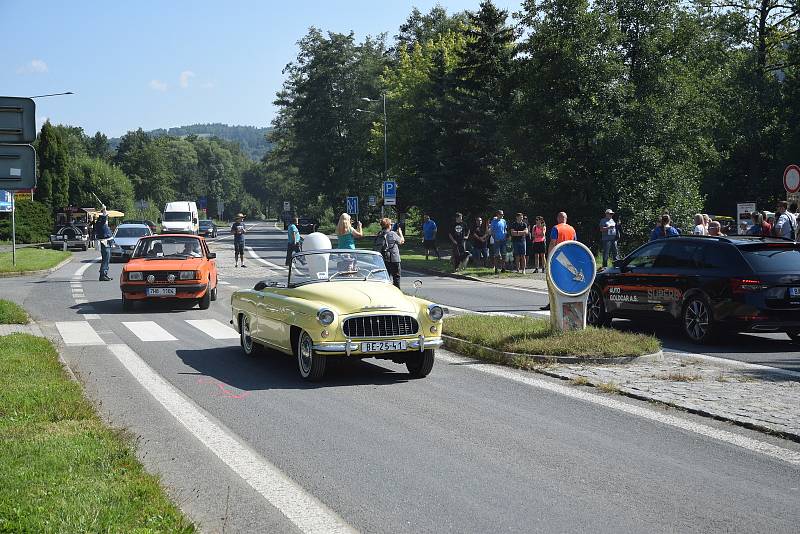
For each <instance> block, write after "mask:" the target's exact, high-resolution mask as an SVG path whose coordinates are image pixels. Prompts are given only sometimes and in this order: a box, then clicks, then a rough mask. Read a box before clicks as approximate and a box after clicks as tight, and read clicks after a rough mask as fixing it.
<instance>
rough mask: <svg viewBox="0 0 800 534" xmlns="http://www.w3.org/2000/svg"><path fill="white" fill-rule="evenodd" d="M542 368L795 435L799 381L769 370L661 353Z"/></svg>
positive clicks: (799, 419) (799, 430)
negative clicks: (648, 358)
mask: <svg viewBox="0 0 800 534" xmlns="http://www.w3.org/2000/svg"><path fill="white" fill-rule="evenodd" d="M545 371H546V372H547V373H549V374H555V375H557V376H559V377H561V378H568V379H571V380H573V381H575V382H577V383H583V382H584V381H586V382H588V383H589V384H591V385H595V386H599V385H601V384H608V385H613V387H614V388H617V389H619V390H620V391H621V392H623V393H626V394H630V395H634V396H637V397H643V398H647V399H651V400H656V401H660V402H664V403H667V404H670V405H673V406H677V407H680V408H684V409H687V410H691V411H695V412H698V413H702V414H704V415H710V416H713V417H720V418H723V419H726V420H729V421H733V422H736V423H739V424H743V425H746V426H752V427H756V428H760V429H766V430H770V431H774V432H779V433H782V434H787V435H791V436H792V437H794V438H797V439H800V381H797V380H792V379H790V378H787V377H786V376H782V375H779V374H776V373H771V372H770V371H769V370H765V369H755V368H753V369H747V368H732V367H730V366H721V365H720V366H718V365H714V364H713V363H709V362H705V361H700V360H695V359H692V358H687V357H686V356H685V355H678V354H675V353H669V352H667V353H665V354H664V361H660V362H647V363H644V362H642V363H634V364H628V365H624V366H613V365H555V366H552V367H547V369H546V370H545Z"/></svg>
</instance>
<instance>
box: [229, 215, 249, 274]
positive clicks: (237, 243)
mask: <svg viewBox="0 0 800 534" xmlns="http://www.w3.org/2000/svg"><path fill="white" fill-rule="evenodd" d="M231 233H232V234H233V256H234V258H235V264H234V267H238V266H239V261H240V260H241V262H242V267H245V264H244V234H246V233H247V228H245V226H244V214H242V213H239V214H237V215H236V222H234V223H233V224H232V225H231Z"/></svg>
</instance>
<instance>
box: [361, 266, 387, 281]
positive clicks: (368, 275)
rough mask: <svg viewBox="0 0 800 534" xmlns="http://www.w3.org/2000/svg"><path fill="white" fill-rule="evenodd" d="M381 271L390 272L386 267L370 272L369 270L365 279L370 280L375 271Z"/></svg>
mask: <svg viewBox="0 0 800 534" xmlns="http://www.w3.org/2000/svg"><path fill="white" fill-rule="evenodd" d="M381 271H383V272H385V273H388V272H389V271H387V270H386V269H372V270H371V271H370V272H368V273H367V276H366V277H365V278H364V280H368V279H369V277H370V276H372V275H373V274H375V273H379V272H381Z"/></svg>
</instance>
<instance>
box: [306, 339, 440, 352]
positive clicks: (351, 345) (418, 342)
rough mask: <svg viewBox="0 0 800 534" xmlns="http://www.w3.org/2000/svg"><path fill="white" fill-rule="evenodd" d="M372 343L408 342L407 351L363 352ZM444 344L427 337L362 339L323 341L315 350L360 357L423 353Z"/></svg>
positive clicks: (317, 344)
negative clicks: (395, 353)
mask: <svg viewBox="0 0 800 534" xmlns="http://www.w3.org/2000/svg"><path fill="white" fill-rule="evenodd" d="M371 341H405V342H406V349H405V350H404V351H402V350H389V351H385V352H372V351H368V352H365V351H362V350H361V343H365V342H371ZM442 343H444V342H443V341H442V338H440V337H438V336H436V337H427V338H426V337H425V336H419V337H416V338H411V339H408V338H402V339H380V340H373V339H361V340H358V341H354V340H351V339H348V340H347V341H343V342H342V341H327V342H326V341H323V342H318V343H314V350H315V351H316V352H321V353H323V354H346V355H347V356H350V355H351V354H354V355H358V356H374V355H375V354H390V353H392V352H408V351H412V350H417V351H420V352H422V351H423V350H425V349H435V348H437V347H440V346H441V345H442Z"/></svg>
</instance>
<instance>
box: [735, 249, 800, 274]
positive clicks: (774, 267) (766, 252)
mask: <svg viewBox="0 0 800 534" xmlns="http://www.w3.org/2000/svg"><path fill="white" fill-rule="evenodd" d="M741 251H742V254H743V255H744V257H745V259H746V260H747V262H748V263H749V264H750V266H751V267H752V268H753V270H754V271H755V272H756V274H758V273H779V272H785V273H800V245H795V244H793V243H787V244H785V245H784V244H782V243H777V244H774V245H758V246H748V247H742V248H741Z"/></svg>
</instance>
